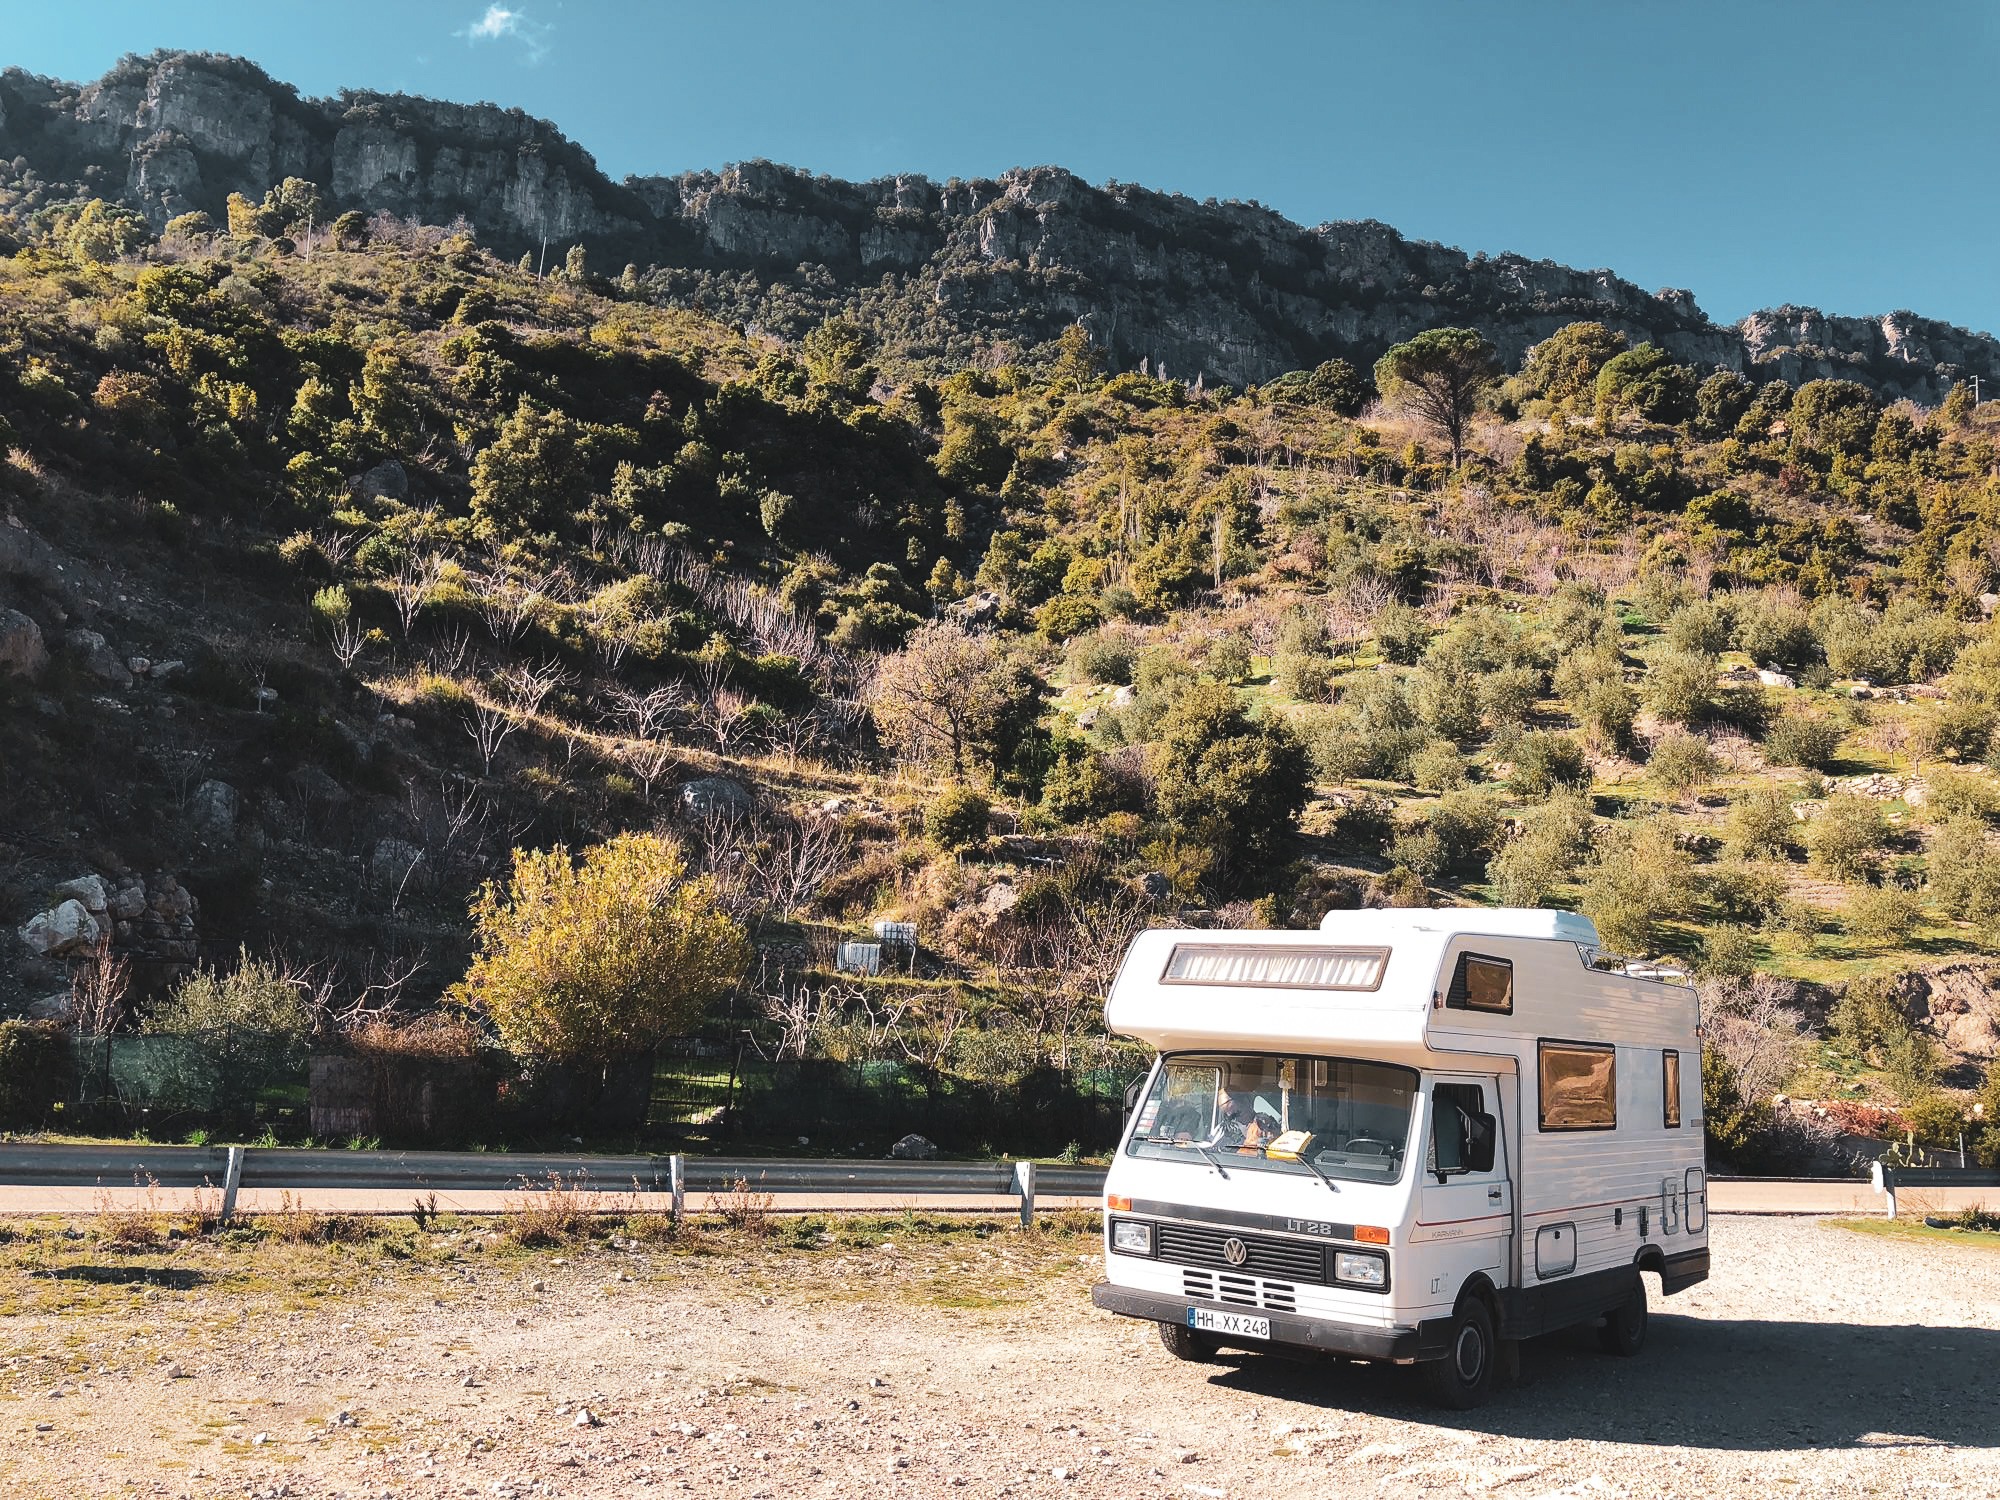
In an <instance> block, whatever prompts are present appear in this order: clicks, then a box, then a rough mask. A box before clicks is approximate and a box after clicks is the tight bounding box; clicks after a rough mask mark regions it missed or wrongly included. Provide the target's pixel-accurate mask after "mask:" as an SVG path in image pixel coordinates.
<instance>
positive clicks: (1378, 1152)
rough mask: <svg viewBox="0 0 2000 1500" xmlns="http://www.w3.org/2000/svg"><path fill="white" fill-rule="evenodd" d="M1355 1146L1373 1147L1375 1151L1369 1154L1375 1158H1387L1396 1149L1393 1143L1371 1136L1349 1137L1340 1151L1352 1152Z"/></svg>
mask: <svg viewBox="0 0 2000 1500" xmlns="http://www.w3.org/2000/svg"><path fill="white" fill-rule="evenodd" d="M1356 1146H1373V1147H1374V1148H1375V1150H1374V1151H1373V1152H1372V1153H1371V1154H1372V1155H1375V1156H1388V1155H1390V1154H1391V1153H1392V1152H1394V1151H1395V1149H1396V1147H1395V1145H1394V1143H1393V1142H1390V1141H1385V1140H1383V1139H1381V1138H1380V1137H1379V1136H1372V1135H1356V1136H1350V1137H1348V1141H1347V1144H1346V1145H1344V1146H1342V1147H1341V1148H1340V1149H1341V1150H1343V1151H1352V1150H1353V1149H1354V1148H1355V1147H1356Z"/></svg>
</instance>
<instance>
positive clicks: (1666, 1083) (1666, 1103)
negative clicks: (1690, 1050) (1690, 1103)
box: [1660, 1048, 1681, 1130]
mask: <svg viewBox="0 0 2000 1500" xmlns="http://www.w3.org/2000/svg"><path fill="white" fill-rule="evenodd" d="M1660 1102H1661V1106H1662V1108H1663V1109H1664V1110H1665V1112H1666V1119H1667V1129H1669V1130H1679V1129H1680V1128H1681V1055H1680V1053H1678V1052H1676V1051H1674V1050H1673V1049H1672V1048H1668V1049H1667V1050H1666V1051H1665V1052H1662V1053H1661V1054H1660Z"/></svg>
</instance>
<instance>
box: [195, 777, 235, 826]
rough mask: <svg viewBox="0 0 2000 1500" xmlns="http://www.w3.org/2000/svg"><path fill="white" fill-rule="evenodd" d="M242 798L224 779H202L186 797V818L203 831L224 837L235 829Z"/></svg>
mask: <svg viewBox="0 0 2000 1500" xmlns="http://www.w3.org/2000/svg"><path fill="white" fill-rule="evenodd" d="M241 808H242V798H241V797H239V796H238V795H237V793H236V788H235V787H233V786H231V785H230V784H229V783H228V782H226V781H213V780H211V781H204V782H203V783H202V784H201V785H200V786H198V787H196V788H195V789H194V795H193V796H192V797H190V798H189V799H188V818H189V819H190V821H192V822H193V824H194V826H195V827H196V828H198V829H200V830H201V831H202V832H203V833H207V834H212V835H214V836H216V837H219V838H226V837H228V836H229V835H230V834H232V833H234V832H235V831H236V815H237V813H238V812H239V811H240V810H241Z"/></svg>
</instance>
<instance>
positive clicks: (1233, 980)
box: [1160, 943, 1389, 990]
mask: <svg viewBox="0 0 2000 1500" xmlns="http://www.w3.org/2000/svg"><path fill="white" fill-rule="evenodd" d="M1388 961H1389V950H1388V949H1387V948H1293V947H1277V946H1275V945H1274V946H1271V947H1251V946H1248V945H1246V944H1240V943H1228V944H1224V943H1176V944H1175V945H1174V951H1173V952H1172V953H1171V954H1169V955H1168V957H1167V968H1166V972H1165V973H1164V974H1162V975H1161V976H1160V982H1161V983H1162V984H1218V985H1243V986H1247V987H1250V988H1255V989H1274V990H1372V989H1376V988H1378V987H1379V986H1380V985H1381V983H1382V969H1383V966H1384V965H1385V964H1387V963H1388Z"/></svg>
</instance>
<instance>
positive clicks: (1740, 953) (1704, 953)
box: [1698, 925, 1757, 979]
mask: <svg viewBox="0 0 2000 1500" xmlns="http://www.w3.org/2000/svg"><path fill="white" fill-rule="evenodd" d="M1698 968H1699V970H1700V973H1701V975H1702V977H1703V978H1704V979H1748V978H1749V977H1750V976H1751V975H1752V974H1754V973H1756V972H1757V940H1756V938H1755V937H1753V936H1752V935H1751V934H1750V931H1749V930H1748V929H1747V928H1743V927H1737V926H1734V925H1731V926H1725V927H1711V928H1710V929H1709V930H1708V931H1707V932H1706V933H1704V934H1703V936H1702V941H1701V962H1700V964H1699V965H1698Z"/></svg>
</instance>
